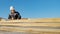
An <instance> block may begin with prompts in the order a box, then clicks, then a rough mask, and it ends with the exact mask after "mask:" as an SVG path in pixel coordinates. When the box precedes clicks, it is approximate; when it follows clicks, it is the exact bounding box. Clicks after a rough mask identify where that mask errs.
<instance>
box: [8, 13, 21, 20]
mask: <svg viewBox="0 0 60 34" xmlns="http://www.w3.org/2000/svg"><path fill="white" fill-rule="evenodd" d="M12 18H13V19H21V15H20V14H19V12H14V14H12V13H11V14H9V17H8V19H12Z"/></svg>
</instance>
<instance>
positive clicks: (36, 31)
mask: <svg viewBox="0 0 60 34" xmlns="http://www.w3.org/2000/svg"><path fill="white" fill-rule="evenodd" d="M0 31H6V32H26V33H27V34H60V18H38V19H20V20H4V19H2V20H0Z"/></svg>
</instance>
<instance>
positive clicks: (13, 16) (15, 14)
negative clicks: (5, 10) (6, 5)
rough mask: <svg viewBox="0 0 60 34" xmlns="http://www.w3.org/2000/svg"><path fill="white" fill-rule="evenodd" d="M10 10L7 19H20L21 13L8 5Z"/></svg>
mask: <svg viewBox="0 0 60 34" xmlns="http://www.w3.org/2000/svg"><path fill="white" fill-rule="evenodd" d="M10 11H11V13H10V14H9V17H8V19H12V20H14V19H21V15H20V14H19V13H18V12H16V11H15V9H14V7H13V6H11V7H10Z"/></svg>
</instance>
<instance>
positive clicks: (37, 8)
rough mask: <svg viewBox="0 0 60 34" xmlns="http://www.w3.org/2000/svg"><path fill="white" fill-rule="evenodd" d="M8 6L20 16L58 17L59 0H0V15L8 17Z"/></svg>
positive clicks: (59, 11)
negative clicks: (13, 8) (12, 7)
mask: <svg viewBox="0 0 60 34" xmlns="http://www.w3.org/2000/svg"><path fill="white" fill-rule="evenodd" d="M10 6H14V7H15V9H16V11H18V12H19V13H20V14H21V16H22V18H60V0H0V17H3V18H8V14H9V13H10V9H9V8H10Z"/></svg>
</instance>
